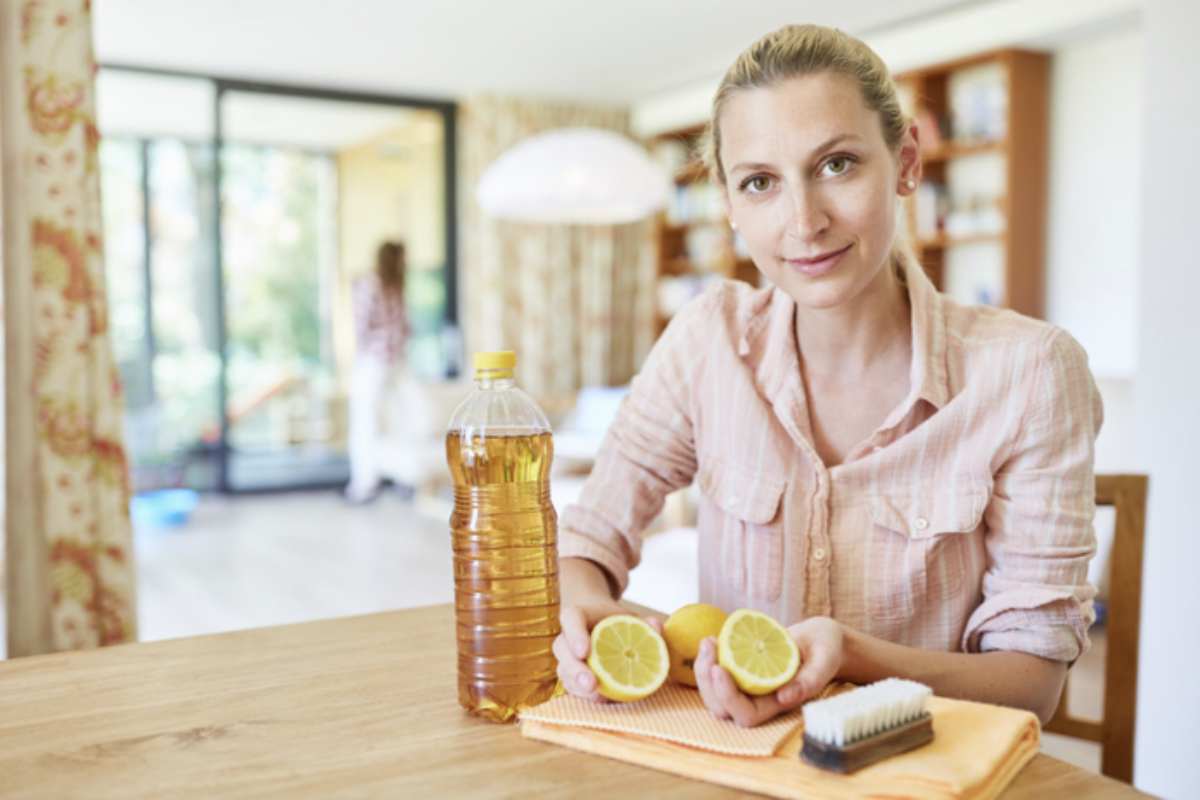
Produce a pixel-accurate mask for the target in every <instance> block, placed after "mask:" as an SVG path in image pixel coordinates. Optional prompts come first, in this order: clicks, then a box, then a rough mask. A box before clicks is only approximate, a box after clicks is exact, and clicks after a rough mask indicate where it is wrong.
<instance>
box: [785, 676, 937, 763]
mask: <svg viewBox="0 0 1200 800" xmlns="http://www.w3.org/2000/svg"><path fill="white" fill-rule="evenodd" d="M932 694H933V690H932V689H930V688H929V687H928V686H926V685H925V684H923V683H917V682H916V681H905V680H901V679H899V678H888V679H887V680H882V681H879V682H878V683H872V684H870V685H868V686H862V687H859V688H858V689H853V690H851V691H849V692H844V693H843V694H839V695H836V696H835V697H830V698H829V699H827V700H817V701H815V702H812V703H809V704H808V705H806V706H804V733H805V734H806V735H808V736H810V737H811V738H813V739H816V740H817V741H818V742H824V743H825V744H830V745H836V746H838V747H842V746H843V745H847V744H853V743H854V742H857V741H859V740H860V739H865V738H867V737H868V736H873V735H874V734H876V733H880V732H882V731H886V730H891V729H892V728H895V727H897V726H899V725H903V724H904V723H906V722H911V721H912V720H914V719H916V718H917V717H919V716H921V715H922V714H924V713H925V699H926V698H927V697H929V696H931V695H932Z"/></svg>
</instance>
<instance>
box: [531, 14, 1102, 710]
mask: <svg viewBox="0 0 1200 800" xmlns="http://www.w3.org/2000/svg"><path fill="white" fill-rule="evenodd" d="M708 138H709V145H708V153H707V158H708V161H709V166H710V170H711V173H712V176H713V179H714V180H715V181H716V183H717V184H718V186H720V187H721V188H722V189H723V196H724V199H725V207H726V211H727V214H728V217H729V220H730V224H731V225H733V226H734V228H735V229H737V230H738V231H739V232H740V233H741V235H742V237H743V239H744V241H745V243H746V246H747V247H748V249H749V251H750V254H751V256H752V257H753V259H754V262H755V264H756V265H757V266H758V268H759V270H760V271H761V272H762V273H763V275H765V276H766V278H768V279H769V281H770V283H772V284H774V286H773V287H772V288H765V289H757V290H755V289H752V288H750V287H748V286H745V285H739V284H735V283H732V282H727V283H724V284H722V285H719V286H717V287H715V288H713V289H712V290H710V291H708V292H706V293H705V294H704V295H703V296H702V297H700V298H698V299H697V300H696V301H695V302H693V303H692V304H691V305H690V306H689V307H687V308H686V309H684V310H683V311H682V312H681V313H680V314H679V315H677V317H676V318H675V319H674V320H673V321H672V323H671V325H670V326H669V327H668V329H667V332H666V333H665V334H664V335H663V337H662V339H661V340H660V341H659V343H658V344H657V345H656V346H655V348H654V350H653V352H652V353H651V354H650V357H649V358H648V359H647V362H646V364H645V367H644V369H643V370H642V373H641V374H640V375H639V377H638V378H637V380H636V381H635V383H634V385H633V389H632V391H631V394H630V397H629V399H628V400H627V401H626V403H625V405H624V406H623V408H622V410H621V413H620V415H619V416H618V418H617V420H616V421H615V422H614V424H613V426H612V429H611V430H610V432H609V435H608V437H607V440H606V442H605V444H604V446H603V449H602V452H601V454H600V455H599V457H598V460H597V463H596V468H595V470H594V471H593V473H592V475H591V477H590V478H589V480H588V483H587V486H586V488H585V489H584V491H583V493H582V495H581V498H580V501H579V503H578V504H576V505H574V506H572V507H569V508H568V509H567V510H566V512H565V513H564V515H563V519H562V522H561V525H560V529H561V530H560V544H559V554H560V557H561V559H562V561H561V573H562V587H563V588H562V593H563V610H562V623H563V634H562V635H561V636H560V637H559V639H558V640H557V641H556V642H555V653H556V655H557V656H558V658H559V674H560V677H561V679H562V680H563V682H564V685H565V686H566V687H567V689H568V690H569V691H571V692H572V693H574V694H577V695H580V696H584V697H589V698H592V699H598V694H597V693H596V683H595V679H594V677H593V676H592V675H591V673H590V671H589V670H588V669H587V667H586V665H585V664H584V659H585V658H586V656H587V652H588V631H589V629H590V627H591V626H592V625H594V624H595V622H596V621H597V620H599V619H601V618H603V617H604V616H607V615H609V614H612V613H617V612H618V611H619V606H617V604H616V600H615V598H617V597H619V596H620V593H621V591H622V590H623V589H624V587H625V585H626V583H627V580H628V570H629V569H630V568H632V567H633V566H635V565H636V564H637V561H638V556H639V550H640V532H641V530H642V529H643V527H644V526H645V525H646V524H647V523H648V522H649V521H650V520H651V519H652V518H653V517H654V515H655V514H656V513H657V512H658V510H659V509H660V507H661V505H662V501H663V498H664V496H665V495H666V494H667V493H668V492H670V491H672V490H674V489H678V488H680V487H683V486H686V485H688V484H689V483H691V482H692V481H693V480H696V481H697V483H698V486H699V489H700V492H701V495H702V503H701V508H700V520H699V535H700V545H699V546H700V575H701V578H700V594H701V599H702V600H704V601H706V602H710V603H713V604H715V605H718V606H721V607H723V608H725V609H726V610H733V609H734V608H738V607H753V608H757V609H760V610H763V611H766V612H768V613H771V614H772V615H773V616H775V617H776V618H777V619H780V620H781V621H783V622H784V623H785V624H788V625H790V627H789V631H790V632H791V634H792V636H793V637H794V638H795V640H796V642H797V644H798V645H799V647H800V651H801V655H802V659H803V666H802V668H801V670H800V672H799V673H798V674H797V676H796V678H795V679H794V680H793V681H792V682H791V683H790V684H788V685H786V686H785V687H783V688H781V689H780V690H779V691H777V692H776V693H774V694H773V695H770V696H767V697H762V698H755V697H750V696H747V695H745V694H742V693H741V692H739V691H738V689H737V687H736V685H735V684H734V683H733V681H732V679H731V678H730V676H729V674H728V673H727V672H726V671H725V670H724V669H722V668H721V667H720V666H718V665H716V663H715V641H713V640H712V639H709V640H707V641H706V642H705V643H704V644H703V646H702V648H701V652H700V655H699V658H698V659H697V663H696V675H697V680H698V683H699V688H700V693H701V695H702V697H703V699H704V702H705V704H706V705H707V707H708V708H709V709H710V710H711V711H712V713H713V714H715V715H717V716H718V717H722V718H728V719H732V720H734V721H735V722H737V723H738V724H740V725H756V724H758V723H761V722H763V721H765V720H767V719H770V718H771V717H773V716H775V715H776V714H779V713H781V712H783V711H786V710H789V709H792V708H794V707H796V706H798V705H800V704H801V703H803V702H804V701H805V700H806V699H808V698H810V697H813V696H814V695H816V694H817V693H819V692H820V691H821V689H822V688H824V687H825V686H826V684H828V683H829V682H830V681H831V680H833V679H835V678H836V679H840V680H847V681H853V682H857V683H865V682H870V681H875V680H879V679H882V678H885V677H888V676H900V677H905V678H910V679H914V680H919V681H922V682H924V683H926V684H928V685H929V686H931V687H932V688H933V690H934V691H935V692H936V693H937V694H940V695H945V696H950V697H962V698H969V699H975V700H980V701H986V702H993V703H1000V704H1005V705H1010V706H1017V707H1022V708H1027V709H1030V710H1031V711H1034V712H1035V713H1036V714H1037V715H1038V716H1039V717H1040V718H1041V719H1042V720H1043V721H1044V720H1047V719H1049V718H1050V716H1052V714H1053V712H1054V709H1055V707H1056V706H1057V703H1058V698H1059V695H1060V693H1061V691H1062V686H1063V682H1064V679H1065V676H1066V670H1067V665H1068V664H1070V663H1071V662H1073V661H1074V660H1075V659H1076V658H1078V656H1079V655H1080V653H1081V652H1083V650H1084V649H1085V648H1086V647H1087V645H1088V639H1087V629H1088V626H1089V625H1090V623H1091V621H1092V619H1093V618H1094V615H1093V611H1092V607H1091V599H1092V597H1093V595H1094V590H1093V589H1092V587H1090V586H1089V585H1088V584H1087V577H1086V576H1087V565H1088V561H1089V559H1090V558H1091V556H1092V553H1093V552H1094V549H1095V543H1094V533H1093V530H1092V517H1093V512H1094V484H1093V480H1094V479H1093V471H1092V470H1093V444H1094V440H1095V436H1096V433H1097V432H1098V430H1099V426H1100V421H1101V407H1100V402H1099V395H1098V393H1097V392H1096V389H1095V386H1094V383H1093V381H1092V377H1091V375H1090V373H1089V371H1088V368H1087V359H1086V355H1085V354H1084V352H1083V350H1082V349H1081V348H1080V346H1079V345H1078V344H1077V343H1076V342H1075V341H1074V340H1073V339H1071V337H1070V336H1068V335H1067V334H1066V333H1064V332H1063V331H1061V330H1059V329H1057V328H1054V327H1052V326H1050V325H1048V324H1046V323H1043V322H1039V321H1035V320H1032V319H1028V318H1025V317H1022V316H1020V315H1017V314H1015V313H1013V312H1010V311H1004V310H999V309H994V308H984V307H968V306H962V305H959V304H958V303H955V302H954V301H952V300H950V299H949V298H947V297H944V296H942V295H940V294H938V292H937V291H936V290H935V289H934V287H933V286H932V285H931V284H930V282H929V280H928V279H927V278H926V276H925V274H924V272H923V271H922V270H921V267H920V266H919V265H918V264H917V263H916V262H915V260H914V258H913V257H912V255H911V254H910V251H909V250H908V249H907V248H905V247H904V246H903V244H902V243H901V242H900V241H899V239H898V232H897V229H898V221H897V215H898V208H897V206H898V205H899V203H898V199H899V198H903V197H906V196H908V195H910V194H912V193H913V191H914V190H915V189H916V186H917V183H918V181H919V180H920V177H921V162H920V151H919V147H918V132H917V128H916V126H915V125H914V124H912V122H911V121H910V120H909V119H907V118H906V117H905V116H904V115H903V113H902V112H901V110H900V107H899V104H898V101H897V98H896V91H895V86H894V84H893V82H892V80H891V78H890V77H889V75H888V72H887V69H886V67H885V66H884V64H883V63H882V61H881V60H880V59H879V57H878V56H877V55H876V54H875V53H874V52H872V51H871V50H870V49H869V48H868V47H867V46H866V45H864V44H863V43H862V42H860V41H858V40H856V39H853V38H851V37H849V36H846V35H845V34H842V33H840V32H838V31H834V30H831V29H828V28H821V27H817V26H807V25H805V26H791V27H787V28H784V29H782V30H779V31H777V32H775V33H772V34H770V35H768V36H766V37H764V38H763V39H761V40H760V41H758V42H756V43H755V44H753V45H752V46H751V47H750V48H749V49H748V50H747V51H746V52H745V53H743V54H742V55H741V56H740V57H739V58H738V60H737V61H736V63H735V64H734V65H733V66H732V67H731V68H730V70H729V72H728V73H727V74H726V75H725V78H724V80H723V81H722V83H721V85H720V88H719V89H718V91H717V94H716V97H715V99H714V102H713V112H712V118H711V121H710V130H709V137H708Z"/></svg>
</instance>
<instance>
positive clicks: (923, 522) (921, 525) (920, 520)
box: [915, 517, 929, 531]
mask: <svg viewBox="0 0 1200 800" xmlns="http://www.w3.org/2000/svg"><path fill="white" fill-rule="evenodd" d="M915 524H916V526H917V530H919V531H923V530H925V529H926V528H928V527H929V520H927V519H925V518H924V517H917V521H916V523H915Z"/></svg>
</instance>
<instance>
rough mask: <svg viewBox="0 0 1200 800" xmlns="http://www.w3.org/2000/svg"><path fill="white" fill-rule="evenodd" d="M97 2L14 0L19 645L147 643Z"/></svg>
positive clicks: (5, 146) (10, 477)
mask: <svg viewBox="0 0 1200 800" xmlns="http://www.w3.org/2000/svg"><path fill="white" fill-rule="evenodd" d="M91 36H92V21H91V7H90V2H89V1H88V0H20V1H19V2H17V1H16V0H13V1H12V2H10V1H9V0H4V2H0V103H2V104H3V106H2V111H3V113H2V114H0V120H2V121H0V126H2V127H0V152H2V153H3V173H2V178H3V180H2V183H0V188H2V189H3V191H2V192H0V201H2V203H3V220H4V226H3V254H4V259H3V261H4V263H3V268H4V312H5V313H4V328H5V362H4V367H5V381H4V384H5V387H6V396H5V401H6V410H7V414H6V424H7V429H6V439H5V445H6V446H5V459H6V472H7V487H6V488H7V492H6V497H7V510H8V513H7V515H6V519H5V528H6V532H7V542H6V553H7V565H6V570H5V572H6V583H7V593H6V595H7V603H6V606H7V620H8V624H7V635H8V654H9V656H21V655H31V654H34V653H42V652H49V651H54V650H68V649H75V648H90V647H97V646H101V645H107V644H115V643H117V642H125V641H131V640H133V639H136V637H137V626H136V616H137V615H136V603H135V596H134V565H133V561H132V555H133V550H132V546H131V539H132V536H131V527H130V521H129V481H128V467H127V464H126V461H125V449H124V446H123V444H122V435H121V430H122V399H121V384H120V380H119V376H118V373H117V370H116V368H115V366H114V363H113V358H112V350H111V347H110V344H109V340H108V335H107V325H108V319H107V310H106V302H105V283H104V262H103V256H102V247H101V239H100V231H101V219H100V189H99V175H98V167H97V146H98V144H99V134H98V132H97V129H96V124H95V117H96V115H95V107H94V86H93V76H94V73H95V62H94V60H93V57H92V40H91Z"/></svg>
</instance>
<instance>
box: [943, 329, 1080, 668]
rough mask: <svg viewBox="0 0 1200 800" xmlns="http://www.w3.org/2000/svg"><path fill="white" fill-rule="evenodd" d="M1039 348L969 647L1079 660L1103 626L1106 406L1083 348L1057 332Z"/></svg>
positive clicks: (1005, 474) (997, 508)
mask: <svg viewBox="0 0 1200 800" xmlns="http://www.w3.org/2000/svg"><path fill="white" fill-rule="evenodd" d="M1039 350H1040V353H1039V356H1038V358H1037V361H1036V366H1035V368H1034V369H1033V370H1032V371H1031V373H1030V378H1029V380H1028V381H1026V382H1025V385H1026V386H1028V387H1029V388H1028V395H1027V403H1026V407H1025V409H1026V410H1025V413H1024V416H1023V418H1022V419H1021V420H1020V423H1019V427H1018V428H1017V429H1016V432H1015V436H1014V438H1013V444H1012V447H1011V452H1009V453H1008V454H1007V457H1006V458H1005V460H1004V462H1003V463H1002V464H1001V466H1000V468H999V470H998V471H997V473H996V474H995V483H994V486H993V493H992V498H991V501H990V503H989V505H988V508H987V511H986V523H987V534H986V548H987V557H988V566H987V570H986V572H985V573H984V576H983V602H982V603H981V604H980V605H979V607H978V608H976V609H975V611H974V613H972V615H971V617H970V619H969V620H968V621H967V625H966V628H965V631H964V633H963V639H962V649H963V650H964V651H966V652H984V651H991V650H1010V651H1020V652H1025V653H1031V654H1033V655H1037V656H1041V657H1043V658H1047V659H1052V660H1055V661H1065V662H1073V661H1074V660H1075V659H1077V658H1078V657H1079V656H1080V655H1081V654H1082V653H1083V652H1084V651H1085V650H1086V649H1087V647H1088V634H1087V631H1088V628H1089V627H1090V626H1091V624H1092V622H1093V620H1094V619H1095V612H1094V609H1093V607H1092V599H1093V598H1094V596H1095V588H1094V587H1093V586H1091V585H1090V584H1089V583H1088V580H1087V573H1088V563H1089V561H1090V560H1091V558H1092V556H1093V555H1094V553H1095V551H1096V535H1095V529H1094V527H1093V520H1094V516H1095V474H1094V454H1095V449H1094V446H1095V439H1096V434H1097V433H1098V432H1099V430H1100V425H1101V422H1102V421H1103V408H1102V405H1101V401H1100V394H1099V392H1098V391H1097V389H1096V385H1095V382H1094V381H1093V380H1092V375H1091V372H1090V371H1089V370H1088V366H1087V355H1086V353H1085V352H1084V350H1083V348H1082V347H1080V345H1079V344H1078V342H1076V341H1075V340H1074V339H1072V338H1071V337H1070V336H1069V335H1068V334H1066V333H1065V332H1063V331H1061V330H1058V329H1055V330H1054V331H1052V333H1051V334H1050V336H1049V337H1048V340H1047V341H1046V342H1045V344H1044V345H1043V346H1042V347H1040V348H1039Z"/></svg>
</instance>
